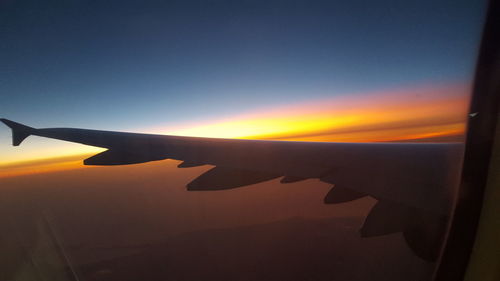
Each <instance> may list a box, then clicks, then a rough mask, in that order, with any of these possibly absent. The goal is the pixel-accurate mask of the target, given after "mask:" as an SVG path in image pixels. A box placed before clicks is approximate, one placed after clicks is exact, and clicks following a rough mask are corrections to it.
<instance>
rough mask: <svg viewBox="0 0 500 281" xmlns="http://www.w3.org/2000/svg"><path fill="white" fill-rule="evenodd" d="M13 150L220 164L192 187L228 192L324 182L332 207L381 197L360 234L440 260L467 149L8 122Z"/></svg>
mask: <svg viewBox="0 0 500 281" xmlns="http://www.w3.org/2000/svg"><path fill="white" fill-rule="evenodd" d="M0 120H1V121H2V122H3V123H5V124H6V125H7V126H9V127H10V128H11V129H12V136H13V145H14V146H17V145H19V144H21V142H22V141H23V140H24V139H25V138H26V137H28V136H30V135H35V136H41V137H47V138H53V139H59V140H65V141H70V142H76V143H81V144H86V145H91V146H96V147H102V148H107V149H108V150H106V151H104V152H101V153H99V154H97V155H94V156H92V157H90V158H88V159H85V160H84V164H85V165H104V166H105V165H125V164H135V163H144V162H149V161H155V160H161V159H175V160H182V161H183V162H182V163H181V164H179V166H178V167H179V168H187V167H195V166H200V165H207V164H208V165H213V166H215V167H214V168H212V169H211V170H209V171H207V172H205V173H204V174H202V175H200V176H199V177H197V178H196V179H194V180H193V181H192V182H191V183H189V184H187V189H188V190H192V191H210V190H224V189H231V188H238V187H243V186H246V185H251V184H255V183H259V182H263V181H268V180H271V179H275V178H279V177H283V178H282V179H281V182H282V183H289V182H296V181H300V180H304V179H311V178H314V179H319V180H321V181H323V182H326V183H330V184H332V185H333V186H332V189H331V190H330V192H328V194H326V196H325V199H324V203H326V204H337V203H343V202H348V201H351V200H355V199H358V198H361V197H364V196H371V197H373V198H375V199H377V200H378V203H377V204H376V205H375V206H374V207H373V209H372V210H371V212H370V213H369V215H368V216H367V218H366V220H365V223H364V225H363V226H362V228H361V230H360V232H361V235H362V236H363V237H373V236H378V235H386V234H391V233H396V232H403V235H404V238H405V239H406V241H407V242H408V245H409V247H410V248H411V249H412V250H413V251H414V252H415V253H416V254H417V255H418V256H420V257H422V258H424V259H427V260H435V259H436V257H437V256H438V254H439V252H440V247H441V242H442V239H443V236H444V232H445V229H446V223H447V217H448V215H449V214H450V212H451V209H452V205H453V201H454V197H455V196H454V186H455V185H456V184H457V181H458V178H459V173H460V166H461V157H462V153H463V145H462V144H459V143H439V144H437V143H418V144H414V143H316V142H295V141H294V142H292V141H264V140H241V139H217V138H199V137H180V136H166V135H151V134H137V133H125V132H113V131H98V130H87V129H74V128H45V129H36V128H32V127H28V126H25V125H22V124H19V123H16V122H13V121H10V120H7V119H0Z"/></svg>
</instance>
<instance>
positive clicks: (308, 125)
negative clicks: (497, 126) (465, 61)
mask: <svg viewBox="0 0 500 281" xmlns="http://www.w3.org/2000/svg"><path fill="white" fill-rule="evenodd" d="M468 102H469V96H468V87H466V86H464V85H454V86H441V87H422V88H417V89H413V90H411V91H409V90H396V91H388V92H374V93H369V94H359V95H356V94H353V95H344V96H339V97H332V98H329V99H324V100H316V101H309V102H304V103H301V104H291V105H287V104H285V105H275V106H274V107H272V108H269V109H260V110H256V111H253V112H250V113H244V114H241V115H239V116H234V117H233V118H231V120H212V121H209V122H206V123H204V124H200V123H197V124H189V123H187V124H183V125H180V126H178V127H175V128H161V127H156V128H153V129H150V130H148V132H149V133H161V134H171V135H183V136H198V137H214V138H244V139H269V140H289V141H320V142H391V141H392V142H399V141H427V142H442V141H462V136H463V133H464V131H465V118H466V113H467V107H468ZM110 129H111V130H112V129H113V128H110ZM32 138H33V139H31V141H33V142H35V141H36V140H35V139H34V138H36V137H32ZM57 143H61V142H58V141H54V146H57ZM23 145H24V143H23ZM23 145H21V146H20V148H19V149H20V150H22V149H23ZM80 148H81V149H80ZM100 151H102V149H100V148H95V151H94V148H91V147H87V146H80V145H75V146H72V147H71V149H64V150H60V151H59V152H56V150H50V153H51V155H43V153H42V154H41V153H38V154H34V155H33V158H32V159H24V160H23V161H19V160H17V161H16V160H15V159H3V161H2V162H1V163H0V177H12V176H19V175H24V174H32V173H46V172H51V171H59V170H68V169H76V168H82V167H84V166H83V165H82V160H83V159H85V158H86V157H89V156H90V155H92V154H95V153H98V152H100ZM55 157H57V158H55Z"/></svg>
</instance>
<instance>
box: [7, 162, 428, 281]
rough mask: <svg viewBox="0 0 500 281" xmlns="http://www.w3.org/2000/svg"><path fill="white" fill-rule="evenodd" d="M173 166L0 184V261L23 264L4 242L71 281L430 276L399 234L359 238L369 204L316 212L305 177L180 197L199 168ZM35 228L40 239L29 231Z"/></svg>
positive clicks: (319, 207)
mask: <svg viewBox="0 0 500 281" xmlns="http://www.w3.org/2000/svg"><path fill="white" fill-rule="evenodd" d="M177 164H178V162H175V161H161V162H153V163H148V164H143V165H134V166H117V167H99V168H90V169H80V170H72V171H64V172H58V173H51V174H41V175H32V176H24V177H17V178H5V179H1V180H0V186H1V187H2V188H1V189H0V192H1V197H0V198H2V200H0V201H1V202H0V203H1V204H0V206H1V208H2V212H1V218H2V222H4V224H3V226H4V227H3V228H2V233H1V236H2V239H0V241H3V242H2V249H4V250H3V251H2V253H1V255H0V256H2V257H3V261H2V265H4V266H9V267H10V271H11V273H10V274H11V276H12V275H15V274H16V271H17V272H19V270H20V269H19V268H20V267H19V264H22V263H23V262H26V261H27V260H28V261H29V259H30V256H29V255H27V254H26V253H24V254H23V253H22V252H21V253H20V252H19V247H17V248H16V247H15V245H13V243H12V241H20V243H21V242H22V244H23V245H24V247H25V248H27V249H39V250H37V251H34V252H35V253H37V252H40V253H38V254H37V256H38V259H39V260H43V259H46V257H47V256H49V257H51V259H52V260H53V261H54V262H53V263H56V264H58V266H59V267H61V265H64V266H66V267H67V266H68V263H70V264H71V265H72V266H73V270H75V271H76V273H77V274H78V275H80V276H81V277H82V278H81V279H82V280H384V281H385V280H408V279H409V278H411V280H426V279H427V278H428V277H429V276H430V274H431V271H432V269H433V265H434V264H433V263H429V262H425V261H424V260H422V259H420V258H418V257H417V256H415V255H414V254H413V253H412V251H411V250H410V249H409V248H408V246H407V245H406V243H405V241H404V239H403V237H402V234H401V233H397V234H392V235H385V236H380V237H373V238H361V237H360V234H359V228H360V226H361V225H362V224H363V220H364V217H365V216H366V214H367V213H368V212H369V210H370V208H371V207H372V206H373V204H374V200H373V199H369V198H363V199H359V200H356V201H353V202H351V203H345V204H337V205H325V204H322V200H323V197H324V194H325V192H326V191H328V190H329V185H327V184H325V183H321V182H319V181H317V180H307V181H301V182H296V183H290V184H287V185H282V184H280V183H279V180H274V181H270V182H265V183H261V184H258V185H253V186H250V187H248V188H246V187H245V188H241V189H234V190H225V191H217V192H194V193H193V192H187V191H186V190H185V182H188V181H189V179H191V178H193V177H195V176H196V175H198V174H200V172H203V171H205V170H207V169H209V167H198V168H192V169H177V168H175V167H176V165H177ZM41 220H44V221H45V220H46V221H48V222H49V223H50V225H49V228H50V231H49V230H43V229H42V230H40V226H39V225H40V221H41ZM6 225H10V228H9V227H7V228H6V227H5V226H6ZM9 229H10V231H7V230H9ZM52 232H53V234H51V233H52ZM19 233H21V235H19ZM53 236H56V237H53ZM13 237H15V239H13ZM44 241H45V242H44ZM14 244H15V243H14ZM18 244H19V243H18ZM41 244H43V245H45V246H43V247H42V246H40V245H41ZM6 245H9V247H6ZM58 248H62V249H64V250H65V253H66V254H67V256H68V257H67V260H66V258H65V257H64V256H63V255H61V254H60V253H59V252H58V251H60V249H58ZM7 249H10V250H8V251H7ZM40 249H41V250H40ZM16 253H17V255H16ZM68 271H70V270H69V269H68V268H66V269H65V272H68ZM7 272H8V270H6V269H4V270H3V271H2V274H7ZM12 272H14V273H12ZM58 272H59V271H58ZM54 275H55V274H54ZM4 279H5V280H12V279H11V278H4ZM64 280H72V279H64Z"/></svg>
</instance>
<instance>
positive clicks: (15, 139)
mask: <svg viewBox="0 0 500 281" xmlns="http://www.w3.org/2000/svg"><path fill="white" fill-rule="evenodd" d="M0 121H2V122H3V123H4V124H5V125H7V126H8V127H9V128H11V129H12V145H13V146H18V145H20V144H21V142H22V141H23V140H24V139H26V138H27V137H28V136H30V135H31V134H32V132H33V131H34V130H35V129H34V128H32V127H29V126H26V125H23V124H20V123H17V122H14V121H12V120H9V119H6V118H0Z"/></svg>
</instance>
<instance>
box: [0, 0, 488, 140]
mask: <svg viewBox="0 0 500 281" xmlns="http://www.w3.org/2000/svg"><path fill="white" fill-rule="evenodd" d="M1 3H2V4H0V5H1V6H0V7H1V10H0V38H1V40H0V62H1V63H0V95H1V98H2V102H1V104H0V115H1V117H5V118H10V119H13V120H18V121H21V122H25V123H28V124H33V125H34V126H40V127H44V126H73V127H93V128H102V129H115V130H125V129H134V128H142V127H152V126H157V125H161V124H166V125H168V124H176V123H179V122H184V121H189V120H194V121H196V120H205V119H213V118H217V117H227V116H231V115H234V114H236V113H238V112H240V111H251V110H253V109H255V108H261V107H263V106H267V107H268V106H269V105H283V104H289V103H297V102H300V101H304V100H314V99H320V98H324V97H334V96H335V95H339V94H345V93H363V92H371V91H378V90H384V89H391V88H394V87H399V88H401V87H413V86H419V85H429V84H433V83H438V84H439V83H455V82H469V81H470V79H471V73H472V71H473V67H474V63H475V56H476V50H477V48H478V40H479V38H480V31H481V27H482V23H483V20H484V19H483V16H484V15H483V14H484V8H485V7H484V3H482V1H477V0H470V1H456V0H453V1H436V0H432V1H422V0H418V1H400V0H399V1H310V0H308V1H269V0H266V1H255V0H253V1H207V0H205V1H158V2H149V1H123V0H121V1H84V0H75V1H33V2H27V1H2V2H1ZM360 95H361V94H360ZM360 98H362V97H361V96H360ZM1 134H2V135H6V134H7V131H6V130H2V132H1ZM2 139H3V138H2Z"/></svg>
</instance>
